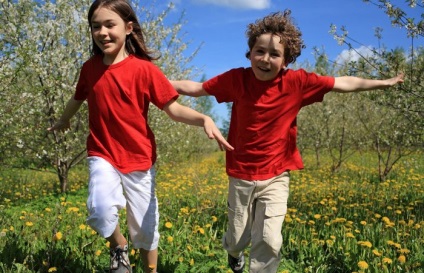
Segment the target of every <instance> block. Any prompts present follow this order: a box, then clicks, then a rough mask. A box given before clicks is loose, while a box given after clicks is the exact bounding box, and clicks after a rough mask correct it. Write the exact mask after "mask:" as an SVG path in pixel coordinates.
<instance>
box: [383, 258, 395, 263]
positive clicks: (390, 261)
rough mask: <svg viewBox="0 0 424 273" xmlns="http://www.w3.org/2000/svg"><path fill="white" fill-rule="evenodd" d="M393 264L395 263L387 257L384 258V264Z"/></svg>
mask: <svg viewBox="0 0 424 273" xmlns="http://www.w3.org/2000/svg"><path fill="white" fill-rule="evenodd" d="M392 262H393V261H392V259H390V258H387V257H385V258H383V264H391V263H392Z"/></svg>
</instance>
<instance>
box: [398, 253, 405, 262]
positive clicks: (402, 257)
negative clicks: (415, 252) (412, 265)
mask: <svg viewBox="0 0 424 273" xmlns="http://www.w3.org/2000/svg"><path fill="white" fill-rule="evenodd" d="M398 262H399V263H401V264H404V263H405V262H406V257H405V255H403V254H401V255H399V257H398Z"/></svg>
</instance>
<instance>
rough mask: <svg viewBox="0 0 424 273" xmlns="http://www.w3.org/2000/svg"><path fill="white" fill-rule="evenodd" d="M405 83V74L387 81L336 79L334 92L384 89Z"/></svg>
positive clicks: (352, 78) (353, 78)
mask: <svg viewBox="0 0 424 273" xmlns="http://www.w3.org/2000/svg"><path fill="white" fill-rule="evenodd" d="M402 82H403V73H402V74H399V75H397V76H396V77H393V78H390V79H385V80H370V79H363V78H358V77H352V76H342V77H336V78H335V82H334V87H333V90H332V91H333V92H338V93H347V92H360V91H367V90H373V89H384V88H387V87H390V86H393V85H396V84H398V83H402Z"/></svg>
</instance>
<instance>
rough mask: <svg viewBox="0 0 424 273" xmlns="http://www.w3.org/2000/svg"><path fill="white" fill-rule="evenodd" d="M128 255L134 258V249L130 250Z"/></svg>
mask: <svg viewBox="0 0 424 273" xmlns="http://www.w3.org/2000/svg"><path fill="white" fill-rule="evenodd" d="M130 255H131V256H134V255H135V249H134V248H133V249H131V252H130Z"/></svg>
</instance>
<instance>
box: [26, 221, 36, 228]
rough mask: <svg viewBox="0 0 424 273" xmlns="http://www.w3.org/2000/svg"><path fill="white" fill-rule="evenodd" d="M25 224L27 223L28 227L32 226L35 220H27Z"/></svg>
mask: <svg viewBox="0 0 424 273" xmlns="http://www.w3.org/2000/svg"><path fill="white" fill-rule="evenodd" d="M25 225H26V226H27V227H32V226H33V225H34V223H33V222H29V221H28V222H26V223H25Z"/></svg>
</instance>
